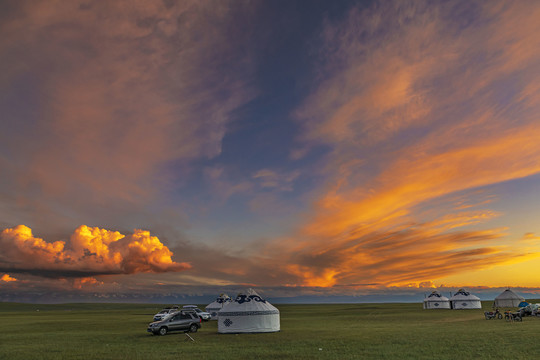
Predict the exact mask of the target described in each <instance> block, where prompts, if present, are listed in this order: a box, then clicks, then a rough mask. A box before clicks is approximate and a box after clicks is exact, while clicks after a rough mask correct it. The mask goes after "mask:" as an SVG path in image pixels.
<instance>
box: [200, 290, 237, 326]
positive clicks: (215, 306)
mask: <svg viewBox="0 0 540 360" xmlns="http://www.w3.org/2000/svg"><path fill="white" fill-rule="evenodd" d="M231 301H232V300H231V298H230V297H229V295H227V294H220V295H219V296H218V297H217V299H216V300H214V301H213V302H211V303H210V304H208V305H207V306H206V308H205V310H206V312H207V313H210V315H212V318H211V319H210V320H217V318H218V316H217V313H218V311H220V310H221V309H222V308H223V306H225V305H226V304H228V303H230V302H231Z"/></svg>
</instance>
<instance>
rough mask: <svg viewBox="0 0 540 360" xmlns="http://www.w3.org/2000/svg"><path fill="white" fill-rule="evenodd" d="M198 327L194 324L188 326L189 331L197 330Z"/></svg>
mask: <svg viewBox="0 0 540 360" xmlns="http://www.w3.org/2000/svg"><path fill="white" fill-rule="evenodd" d="M198 329H199V327H198V326H197V325H195V324H191V326H190V327H189V332H192V333H194V332H197V330H198Z"/></svg>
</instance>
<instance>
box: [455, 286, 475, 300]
mask: <svg viewBox="0 0 540 360" xmlns="http://www.w3.org/2000/svg"><path fill="white" fill-rule="evenodd" d="M450 300H480V298H479V297H478V296H475V295H473V294H471V293H470V292H468V291H466V290H465V289H459V290H458V291H457V292H456V293H455V294H454V296H452V297H451V298H450Z"/></svg>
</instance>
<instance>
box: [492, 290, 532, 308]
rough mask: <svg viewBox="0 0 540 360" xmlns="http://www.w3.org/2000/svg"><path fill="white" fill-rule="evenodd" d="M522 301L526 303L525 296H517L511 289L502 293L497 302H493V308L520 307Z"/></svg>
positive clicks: (496, 299)
mask: <svg viewBox="0 0 540 360" xmlns="http://www.w3.org/2000/svg"><path fill="white" fill-rule="evenodd" d="M522 301H525V299H524V298H523V296H520V295H518V294H516V293H515V292H513V291H512V290H510V289H506V290H504V291H503V292H502V293H500V294H499V296H497V297H496V298H495V301H494V302H493V307H496V308H499V307H501V308H510V307H518V306H519V303H521V302H522Z"/></svg>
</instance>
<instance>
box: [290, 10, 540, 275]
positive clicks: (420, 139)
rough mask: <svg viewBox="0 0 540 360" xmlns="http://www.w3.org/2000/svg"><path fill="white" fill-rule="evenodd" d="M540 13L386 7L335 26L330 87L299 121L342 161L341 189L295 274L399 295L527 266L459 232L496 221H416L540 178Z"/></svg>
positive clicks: (332, 160)
mask: <svg viewBox="0 0 540 360" xmlns="http://www.w3.org/2000/svg"><path fill="white" fill-rule="evenodd" d="M539 11H540V7H538V6H536V5H535V4H531V3H525V2H518V3H512V4H509V3H489V4H483V3H475V2H473V3H470V2H450V3H445V4H436V5H434V4H433V3H427V2H426V3H422V2H415V3H411V4H404V3H402V2H384V3H376V4H374V5H373V6H372V7H371V8H370V9H367V10H360V9H359V8H355V9H352V10H351V11H350V12H349V14H348V17H347V18H346V19H345V21H343V22H335V23H328V25H327V27H326V28H325V30H324V31H323V33H322V41H323V43H324V44H325V46H324V47H323V49H324V50H323V51H322V52H321V54H322V56H323V57H322V58H323V60H324V62H323V63H322V64H323V68H322V69H323V71H322V74H324V75H323V76H322V80H321V82H320V84H319V86H318V88H317V90H316V91H315V92H314V93H313V94H312V95H311V96H310V97H308V98H307V100H306V102H305V104H304V105H303V107H301V108H300V109H299V111H298V112H297V116H298V118H299V121H300V122H301V123H302V125H303V126H304V129H305V131H306V132H305V137H304V140H305V142H306V143H307V144H326V145H328V146H330V148H331V151H332V153H331V154H330V156H329V158H328V165H327V166H326V172H327V174H328V175H327V176H328V187H327V189H326V191H323V192H322V193H321V195H320V196H319V197H318V198H317V199H316V201H315V206H314V209H313V221H311V222H309V223H307V224H306V226H305V227H304V228H303V236H304V239H305V241H302V242H300V243H299V244H296V246H293V248H294V250H295V251H299V253H300V254H299V255H298V256H297V257H296V258H294V259H293V260H292V262H293V263H294V264H296V265H293V266H291V271H292V272H294V273H296V274H297V275H298V276H305V277H306V278H308V279H307V280H306V283H307V284H310V285H315V284H317V283H321V284H335V283H339V282H343V281H353V282H354V280H355V279H359V281H360V282H363V281H365V280H368V279H371V280H372V281H374V282H380V283H384V284H390V283H392V282H396V283H402V282H407V281H412V280H415V279H416V280H419V281H423V280H430V279H433V278H437V277H440V276H443V275H444V274H447V273H452V272H457V271H460V268H461V269H463V267H464V266H466V267H467V268H468V269H474V268H483V267H490V266H493V265H496V264H498V263H504V262H506V261H510V260H511V259H513V258H514V256H515V255H516V254H515V252H514V251H508V249H504V248H502V247H498V246H487V247H482V246H479V245H480V243H485V244H488V243H490V242H493V240H494V239H497V238H499V237H501V236H502V235H503V233H501V232H500V231H499V230H496V229H492V230H485V231H480V232H478V231H462V230H457V228H459V227H462V226H468V225H473V224H479V223H483V222H485V221H487V220H490V219H493V218H494V217H496V216H498V215H500V214H497V213H496V212H493V211H491V210H486V211H480V212H474V211H473V212H459V213H453V212H451V213H448V214H446V215H444V214H443V215H440V216H439V217H438V218H437V219H436V220H434V222H433V223H431V224H422V223H421V221H420V219H418V218H417V216H418V214H417V213H416V211H417V210H418V207H419V206H424V207H426V206H428V205H429V203H430V201H434V200H436V199H439V198H441V197H443V196H448V195H450V194H453V193H456V192H464V191H468V190H473V189H477V188H480V187H483V186H487V185H491V184H496V183H501V182H504V181H510V180H513V179H519V178H523V177H526V176H529V175H533V174H536V173H538V172H540V162H539V160H538V159H540V143H539V142H538V141H537V139H538V137H539V136H540V126H539V125H538V121H537V120H538V119H537V111H538V110H539V108H540V93H539V92H538V88H537V86H536V85H534V84H536V83H537V81H538V76H535V74H540V72H539V71H538V70H540V67H539V65H538V64H539V62H538V59H540V50H539V49H540V47H539V46H538V41H539V39H538V37H537V36H536V35H535V34H536V33H538V31H539V30H540V29H539V28H538V27H539V26H540V25H539V23H538V22H537V21H535V20H534V15H533V14H538V12H539ZM518 24H519V26H518ZM515 27H519V28H520V30H518V33H517V34H516V33H513V31H512V30H511V29H513V28H515ZM510 86H511V87H510ZM351 159H356V161H351ZM333 174H337V175H335V176H333ZM486 204H487V203H486ZM435 224H438V226H439V227H440V229H439V230H437V231H434V229H433V228H432V226H434V225H435ZM430 227H431V228H430ZM396 228H397V229H399V231H396V230H395V229H396ZM442 230H444V231H442ZM536 250H538V249H536ZM424 251H426V252H424ZM529 256H536V254H535V253H527V254H524V256H523V257H522V259H527V258H529Z"/></svg>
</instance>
